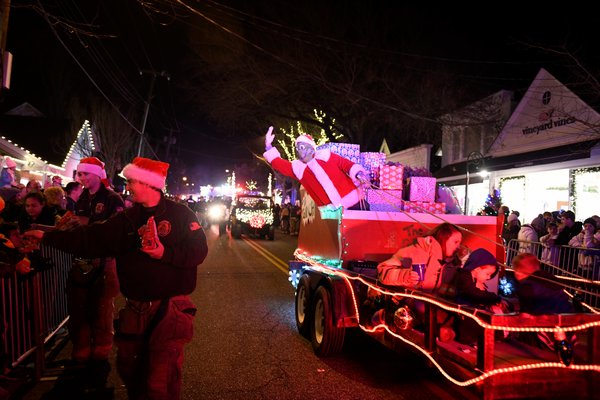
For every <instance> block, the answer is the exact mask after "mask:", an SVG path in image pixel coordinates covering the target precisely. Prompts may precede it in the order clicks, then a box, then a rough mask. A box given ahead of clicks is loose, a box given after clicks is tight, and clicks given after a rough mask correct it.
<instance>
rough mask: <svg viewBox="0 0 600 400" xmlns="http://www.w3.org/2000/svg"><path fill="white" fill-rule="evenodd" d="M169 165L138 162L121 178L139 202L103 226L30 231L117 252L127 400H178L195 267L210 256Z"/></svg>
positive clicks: (69, 244)
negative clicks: (175, 191) (173, 186)
mask: <svg viewBox="0 0 600 400" xmlns="http://www.w3.org/2000/svg"><path fill="white" fill-rule="evenodd" d="M168 168H169V164H167V163H163V162H160V161H154V160H150V159H147V158H143V157H136V158H135V159H134V160H133V161H132V162H131V163H130V164H128V165H127V166H125V168H124V169H123V171H122V173H121V174H122V175H123V176H124V177H125V178H126V179H127V190H128V191H129V192H130V193H131V196H132V200H133V201H134V205H133V206H132V207H130V208H126V209H125V210H124V211H122V212H120V213H117V214H116V215H114V216H112V217H111V218H109V219H108V220H106V221H105V222H103V223H94V224H91V225H86V226H80V227H78V228H75V229H73V230H70V231H52V232H42V231H29V232H27V233H26V235H27V236H30V237H33V238H37V239H38V240H41V242H42V243H43V244H47V245H50V246H54V247H56V248H59V249H62V250H65V251H69V252H72V253H74V254H76V255H79V256H85V257H104V256H110V255H114V256H115V257H116V259H117V273H118V276H119V283H120V285H121V293H123V295H124V296H125V298H126V304H125V306H124V308H123V309H121V310H120V311H119V320H118V329H117V369H118V372H119V375H120V376H121V379H122V380H123V382H124V383H125V385H126V387H127V391H128V396H129V399H179V398H180V394H181V393H180V392H181V377H182V365H183V347H184V345H185V343H188V342H189V341H190V340H191V339H192V336H193V320H194V314H195V312H196V307H195V306H194V304H193V303H192V302H191V300H190V297H189V294H190V293H192V292H193V291H194V289H195V288H196V278H197V276H196V274H197V267H198V265H199V264H201V263H202V261H204V258H205V257H206V255H207V253H208V247H207V243H206V237H205V235H204V231H203V230H202V228H201V227H200V224H199V223H198V220H197V218H196V215H195V214H194V213H193V212H192V211H191V210H190V209H189V208H188V207H187V206H186V205H185V204H180V203H177V202H175V201H172V200H169V199H167V198H166V197H165V196H164V195H163V193H162V189H163V188H164V187H165V182H166V178H167V170H168Z"/></svg>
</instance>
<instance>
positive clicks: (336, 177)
mask: <svg viewBox="0 0 600 400" xmlns="http://www.w3.org/2000/svg"><path fill="white" fill-rule="evenodd" d="M274 138H275V135H274V134H273V127H272V126H271V127H270V128H269V130H268V132H267V135H266V137H265V150H266V151H265V153H264V154H263V156H264V157H265V159H266V160H267V161H268V162H269V163H270V164H271V166H272V167H273V168H274V169H275V170H276V171H279V172H280V173H282V174H283V175H286V176H289V177H290V178H295V179H297V180H298V181H299V182H300V183H301V184H302V186H304V188H305V189H306V191H307V192H308V194H310V197H312V199H313V200H314V202H315V204H316V205H317V207H325V206H328V207H333V208H338V207H344V208H349V209H359V208H361V205H360V203H363V204H364V205H365V207H366V202H365V201H364V191H363V190H362V188H363V187H365V188H366V187H368V185H369V181H368V179H367V178H366V176H365V170H364V168H363V167H362V166H360V165H359V164H355V163H353V162H352V161H350V160H348V159H347V158H344V157H341V156H339V155H337V154H334V153H331V152H330V151H329V150H317V145H316V143H315V141H314V140H313V138H312V137H311V136H309V135H300V136H298V137H297V138H296V152H297V153H298V160H294V161H292V162H290V161H287V160H284V159H282V158H281V155H280V154H279V151H278V150H277V149H276V148H275V147H273V145H272V143H273V139H274Z"/></svg>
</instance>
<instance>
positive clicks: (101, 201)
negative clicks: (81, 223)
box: [75, 185, 125, 224]
mask: <svg viewBox="0 0 600 400" xmlns="http://www.w3.org/2000/svg"><path fill="white" fill-rule="evenodd" d="M124 208H125V205H124V203H123V199H122V198H121V196H120V195H119V194H117V193H116V192H113V191H112V190H109V189H107V188H106V187H105V186H104V185H100V189H98V191H97V192H96V193H94V194H93V195H92V194H90V191H89V190H88V189H84V190H83V191H82V192H81V195H80V196H79V200H77V204H76V205H75V215H79V216H84V217H88V218H89V223H90V224H91V223H92V222H96V221H103V220H105V219H108V218H109V217H110V216H111V215H113V214H114V213H116V212H118V211H122V210H123V209H124Z"/></svg>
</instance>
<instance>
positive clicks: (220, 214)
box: [208, 204, 225, 220]
mask: <svg viewBox="0 0 600 400" xmlns="http://www.w3.org/2000/svg"><path fill="white" fill-rule="evenodd" d="M208 217H209V218H211V219H215V220H217V219H224V218H225V206H222V205H218V204H217V205H214V206H210V207H209V209H208Z"/></svg>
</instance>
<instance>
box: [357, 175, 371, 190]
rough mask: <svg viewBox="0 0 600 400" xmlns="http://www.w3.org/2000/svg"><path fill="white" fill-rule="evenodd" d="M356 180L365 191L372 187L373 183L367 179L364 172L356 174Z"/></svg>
mask: <svg viewBox="0 0 600 400" xmlns="http://www.w3.org/2000/svg"><path fill="white" fill-rule="evenodd" d="M356 179H357V180H358V181H359V182H360V185H361V186H362V187H363V188H364V189H368V188H370V187H371V182H370V181H369V179H367V177H366V176H365V173H364V172H362V171H360V172H359V173H358V174H356Z"/></svg>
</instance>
